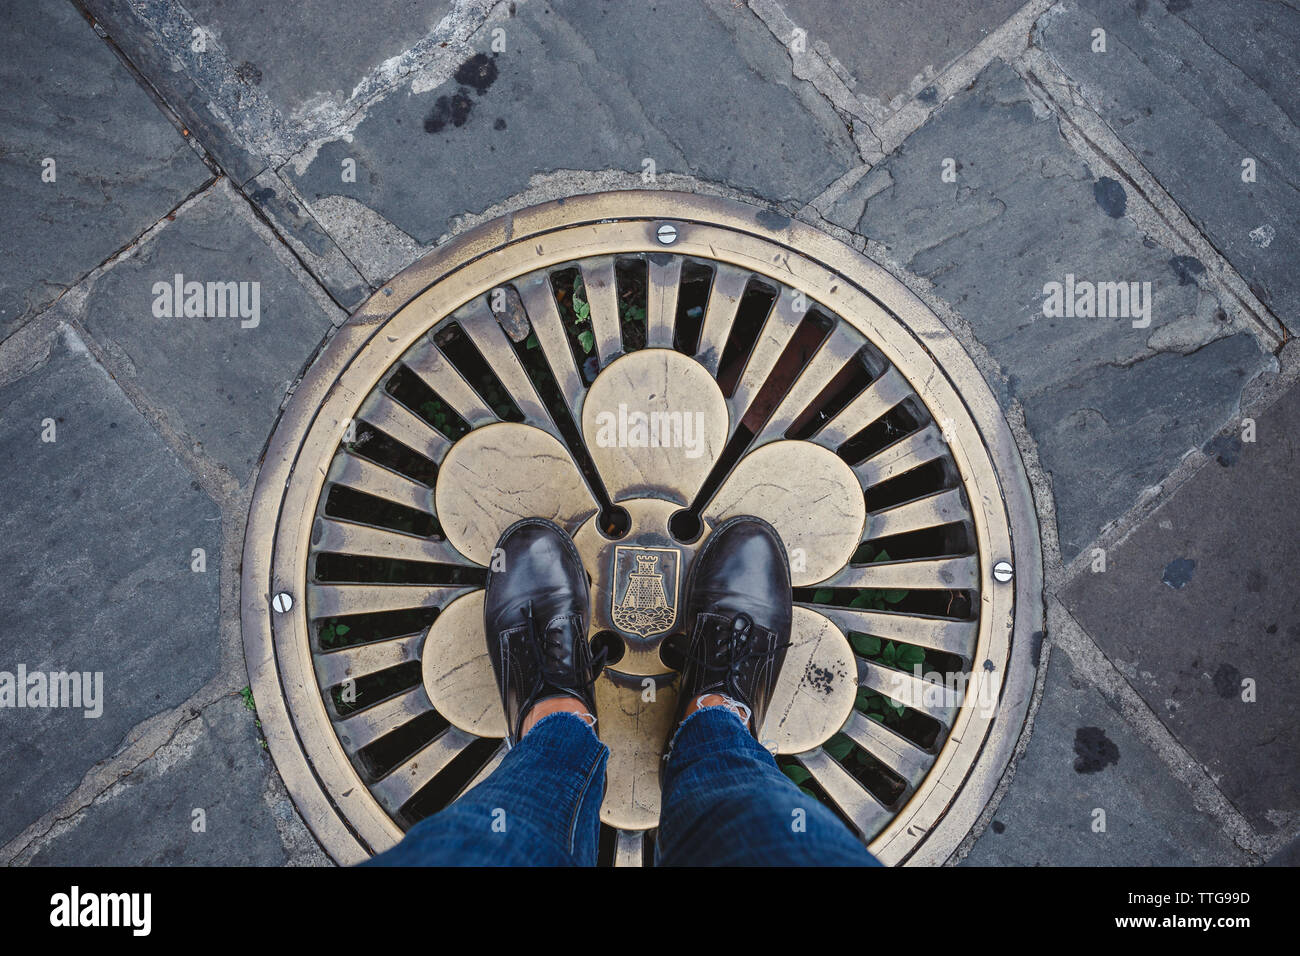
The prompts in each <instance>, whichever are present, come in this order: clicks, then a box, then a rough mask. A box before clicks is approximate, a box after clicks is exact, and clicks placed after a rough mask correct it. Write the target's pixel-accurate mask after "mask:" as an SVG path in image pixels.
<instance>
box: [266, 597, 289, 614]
mask: <svg viewBox="0 0 1300 956" xmlns="http://www.w3.org/2000/svg"><path fill="white" fill-rule="evenodd" d="M271 607H273V608H275V610H276V613H277V614H284V613H285V612H286V611H290V610H292V609H293V596H292V595H290V594H289V592H288V591H281V592H280V593H279V594H277V595H276V596H275V597H273V598H272V599H271Z"/></svg>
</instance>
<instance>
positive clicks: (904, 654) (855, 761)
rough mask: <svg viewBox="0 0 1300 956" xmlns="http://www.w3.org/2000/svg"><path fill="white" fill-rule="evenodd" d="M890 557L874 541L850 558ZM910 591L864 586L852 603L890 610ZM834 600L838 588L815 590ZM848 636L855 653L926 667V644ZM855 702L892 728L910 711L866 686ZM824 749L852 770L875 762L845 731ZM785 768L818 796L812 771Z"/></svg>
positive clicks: (818, 596)
mask: <svg viewBox="0 0 1300 956" xmlns="http://www.w3.org/2000/svg"><path fill="white" fill-rule="evenodd" d="M889 560H890V557H889V552H888V551H885V550H883V549H882V550H881V551H879V552H874V549H872V547H871V545H870V544H863V545H862V547H860V548H859V549H858V551H857V552H856V553H855V554H854V555H853V557H852V558H851V559H850V563H852V564H863V563H872V562H876V561H889ZM908 593H909V592H908V591H907V590H905V589H876V588H872V589H864V590H862V591H859V592H858V593H857V594H855V595H854V597H853V598H852V599H851V600H850V601H849V603H848V606H849V607H851V608H855V609H858V610H871V611H888V610H890V609H891V608H893V607H894V606H895V605H898V604H901V603H902V602H903V601H904V600H905V599H906V598H907V596H908ZM834 600H835V592H834V591H833V590H832V589H830V588H818V589H817V590H816V591H814V592H813V603H814V604H831V603H833V602H834ZM848 638H849V643H850V644H851V645H852V646H853V651H854V653H855V654H857V655H858V656H859V657H862V658H864V659H866V660H869V661H875V662H876V663H878V664H883V665H885V666H886V667H896V668H898V669H899V670H905V671H913V670H914V668H916V667H917V666H918V665H919V666H920V667H921V669H922V670H924V669H925V665H926V659H925V649H924V648H922V647H916V646H915V645H912V644H898V643H895V642H893V641H883V640H881V639H880V638H878V637H873V636H872V635H870V634H861V633H858V632H857V631H850V632H849V635H848ZM854 704H855V707H856V709H857V710H858V711H859V712H860V713H862V714H863V715H865V716H866V717H868V718H869V719H871V720H874V721H877V722H878V723H882V724H885V725H886V726H888V727H892V728H898V727H899V726H900V724H901V723H902V720H903V715H904V714H905V713H906V712H907V708H906V706H904V705H903V704H900V703H898V702H897V701H895V700H893V699H892V698H889V697H886V696H885V695H884V694H880V693H877V692H876V691H873V690H871V689H869V688H866V687H859V688H858V692H857V699H856V701H855V702H854ZM822 750H823V751H825V752H826V753H827V754H828V755H829V756H830V757H832V758H833V759H835V760H837V761H839V762H840V763H841V764H843V765H845V767H846V768H847V769H849V770H850V771H854V770H858V771H864V772H865V771H866V770H868V769H869V768H870V767H871V766H872V759H871V757H870V755H868V754H867V752H866V751H864V750H862V749H861V748H860V747H858V745H857V744H855V743H854V742H853V740H852V738H850V737H848V736H846V735H845V734H836V735H835V736H833V737H831V739H830V740H828V741H826V742H825V743H824V744H822ZM781 770H782V772H784V773H785V775H786V776H787V777H789V778H790V780H791V781H793V782H794V783H795V784H796V785H798V787H799V789H800V790H802V791H803V792H804V793H806V794H808V795H809V796H811V797H816V796H817V795H816V794H815V793H813V791H811V790H809V789H808V788H807V787H806V786H804V784H806V783H807V782H808V781H809V780H810V779H811V776H812V775H811V774H810V773H809V772H808V771H807V770H805V769H804V768H803V767H801V766H799V764H797V763H795V762H793V761H790V762H788V763H783V764H782V766H781ZM855 776H856V774H855Z"/></svg>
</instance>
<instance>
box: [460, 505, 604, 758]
mask: <svg viewBox="0 0 1300 956" xmlns="http://www.w3.org/2000/svg"><path fill="white" fill-rule="evenodd" d="M497 548H498V549H499V553H494V558H493V562H492V564H493V565H499V566H501V567H502V568H503V570H500V571H493V570H489V571H488V576H487V593H486V594H485V596H484V599H483V624H484V627H485V629H486V633H487V645H488V656H489V657H490V658H491V659H492V670H493V671H494V672H495V673H496V678H497V689H498V690H500V691H501V702H502V704H503V705H504V706H505V712H506V727H507V729H508V736H507V740H508V741H509V742H510V744H511V746H513V745H514V744H516V743H518V742H519V738H520V737H521V736H523V735H522V733H521V729H522V725H523V720H524V716H525V715H526V714H527V713H528V711H529V710H530V709H531V708H532V707H533V705H534V704H536V703H537V702H538V701H541V700H547V699H549V698H551V697H577V698H578V699H579V700H581V701H582V702H583V703H584V704H585V705H586V707H587V711H588V712H589V713H590V714H591V715H592V717H595V716H596V699H595V695H594V693H593V692H592V685H593V684H594V682H595V680H596V677H597V675H598V674H599V673H600V670H601V667H602V666H603V664H604V654H601V655H600V659H599V660H593V659H592V654H591V645H590V644H589V643H588V642H587V622H588V621H589V620H590V607H591V601H590V597H589V595H588V588H589V582H588V580H587V572H586V570H585V569H584V568H583V566H582V559H581V558H579V557H578V549H577V548H575V547H574V546H573V541H572V540H570V538H569V536H568V535H567V534H566V533H565V532H564V529H562V528H561V527H560V526H559V525H557V524H555V523H554V522H551V521H547V520H546V519H545V518H525V519H523V520H522V521H516V522H515V523H514V524H512V525H511V526H510V527H509V528H507V529H506V530H505V533H504V534H502V535H501V540H500V541H498V542H497Z"/></svg>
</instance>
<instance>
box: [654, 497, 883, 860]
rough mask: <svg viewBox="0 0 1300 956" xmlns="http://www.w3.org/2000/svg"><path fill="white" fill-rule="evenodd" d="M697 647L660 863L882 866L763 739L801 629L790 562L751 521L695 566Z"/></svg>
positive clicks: (761, 525) (671, 765) (675, 750)
mask: <svg viewBox="0 0 1300 956" xmlns="http://www.w3.org/2000/svg"><path fill="white" fill-rule="evenodd" d="M686 613H687V617H686V622H687V627H688V629H689V633H690V641H689V644H688V647H687V652H686V663H685V666H684V667H683V668H682V674H681V678H680V681H679V684H678V694H679V697H678V703H677V713H676V719H675V720H674V721H673V723H674V726H675V727H676V728H677V729H676V732H675V734H674V737H673V739H672V740H671V741H670V742H669V752H668V757H667V760H666V764H665V766H664V772H663V781H662V782H663V803H662V812H661V813H660V816H659V839H658V842H657V848H656V859H657V860H658V862H660V863H662V864H665V865H673V864H679V865H703V864H717V865H731V866H742V865H744V866H753V865H764V864H766V865H777V866H781V865H785V866H789V865H799V864H811V865H820V866H827V865H850V866H871V865H873V864H876V862H877V861H876V859H875V858H874V857H873V856H872V855H871V854H870V853H868V852H867V849H866V848H865V847H864V846H863V845H862V844H861V843H860V842H859V841H858V839H857V838H856V837H855V836H854V835H853V834H852V833H850V832H849V830H848V828H847V827H845V826H844V824H843V823H841V822H840V820H839V818H838V817H836V816H835V814H834V813H832V812H831V811H830V810H828V809H826V808H825V807H823V806H822V805H821V804H820V803H818V802H817V801H816V800H813V799H811V798H810V797H808V796H807V795H806V794H804V793H803V792H802V791H801V790H800V789H799V788H798V787H796V786H795V785H794V784H793V783H792V782H791V781H790V780H788V779H787V778H786V776H785V774H783V773H781V771H780V769H779V768H778V767H777V765H776V761H775V760H774V759H772V755H771V754H769V753H768V752H767V750H766V749H765V748H764V747H763V746H762V745H760V744H759V743H758V741H757V740H755V739H754V736H755V731H756V729H757V728H760V727H762V726H763V718H764V716H765V715H766V713H767V706H768V704H769V702H770V701H771V699H772V693H773V690H774V688H775V687H776V682H777V679H778V677H779V675H780V672H781V666H782V664H783V663H784V662H785V649H786V648H787V647H789V646H790V631H791V627H792V624H793V607H792V601H791V585H790V565H789V560H788V558H787V557H786V551H785V545H784V544H783V543H782V542H781V537H780V535H779V534H778V533H777V531H776V529H775V528H773V527H772V526H771V525H769V524H768V523H767V522H765V521H762V520H760V519H758V518H754V517H752V516H744V515H740V516H737V517H733V518H729V519H727V520H726V521H724V522H722V523H721V524H719V525H718V526H717V527H716V528H714V529H713V533H712V534H711V535H710V536H709V538H708V540H706V541H705V543H704V545H703V547H702V548H701V549H700V551H699V553H698V554H697V555H696V556H695V561H694V563H693V565H692V566H691V572H690V581H689V582H688V584H687V608H686Z"/></svg>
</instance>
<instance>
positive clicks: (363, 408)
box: [242, 192, 1042, 863]
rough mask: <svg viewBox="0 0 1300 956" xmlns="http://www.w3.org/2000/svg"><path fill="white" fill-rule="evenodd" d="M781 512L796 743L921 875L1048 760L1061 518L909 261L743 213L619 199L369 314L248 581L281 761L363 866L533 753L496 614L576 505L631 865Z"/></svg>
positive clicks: (441, 268) (611, 794) (253, 665)
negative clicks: (696, 639) (735, 546)
mask: <svg viewBox="0 0 1300 956" xmlns="http://www.w3.org/2000/svg"><path fill="white" fill-rule="evenodd" d="M742 513H749V514H757V515H759V516H761V517H763V518H766V519H767V520H768V521H770V522H771V523H772V524H774V525H775V526H776V528H777V529H778V531H779V532H780V533H781V536H782V539H783V540H784V542H785V544H786V546H787V548H788V549H789V552H790V559H791V566H792V581H793V584H794V589H795V590H794V599H795V602H796V611H795V619H794V620H795V626H794V634H793V646H792V648H791V650H790V652H789V655H788V657H787V663H786V665H785V668H784V672H783V674H782V678H781V683H780V686H779V688H778V691H777V694H776V699H775V700H774V702H773V704H772V707H771V710H770V712H769V715H768V719H767V722H766V725H765V726H764V728H763V730H762V736H763V737H764V738H765V739H766V740H768V741H769V742H770V744H771V746H773V747H774V748H775V749H776V752H777V753H778V760H779V761H780V763H781V765H782V766H783V768H784V769H785V772H786V773H787V774H788V775H789V776H790V777H791V778H792V779H794V780H795V781H796V782H797V783H798V784H799V785H800V786H802V787H804V788H805V790H806V791H807V792H808V793H809V794H810V795H812V796H813V797H815V798H817V799H820V800H822V801H824V802H826V803H827V804H828V805H830V806H831V807H832V808H833V809H834V810H836V812H838V813H839V814H840V815H841V816H842V817H843V818H844V819H845V820H846V822H847V823H848V824H849V825H850V826H852V827H853V828H854V829H855V830H856V831H857V832H858V834H859V835H860V836H861V837H862V838H863V839H864V840H865V841H867V842H869V844H870V846H871V849H872V850H873V851H874V852H875V853H876V854H877V855H878V856H880V857H881V859H882V860H883V861H885V862H886V863H902V862H931V863H933V862H942V861H943V860H944V859H945V858H946V857H947V856H948V855H949V854H950V853H951V851H952V849H953V848H954V847H955V846H956V845H957V843H958V842H959V841H960V839H961V837H962V836H964V835H965V833H966V832H967V830H968V829H969V827H970V825H971V824H972V823H973V821H974V820H975V818H976V817H977V815H978V813H979V812H980V810H981V809H982V808H983V806H984V804H985V803H986V801H987V799H988V797H989V795H990V793H991V792H992V788H993V786H994V785H995V784H996V781H997V778H998V776H999V775H1000V773H1001V771H1002V769H1003V767H1004V766H1005V763H1006V760H1007V758H1008V756H1009V754H1010V751H1011V748H1012V746H1013V745H1014V742H1015V737H1016V735H1017V733H1018V731H1019V729H1020V726H1021V724H1022V721H1023V717H1024V712H1025V708H1026V707H1027V705H1028V700H1029V695H1030V689H1031V685H1032V664H1031V663H1030V661H1029V657H1030V654H1031V644H1032V639H1031V638H1032V635H1033V634H1034V632H1035V631H1038V630H1039V629H1040V628H1041V626H1042V606H1041V600H1040V592H1041V565H1040V558H1039V554H1038V542H1037V538H1038V536H1037V525H1036V522H1035V518H1034V514H1033V511H1032V508H1031V505H1030V497H1029V491H1028V484H1027V481H1026V479H1025V476H1024V473H1023V471H1022V468H1021V464H1020V461H1019V456H1018V454H1017V452H1016V449H1015V446H1014V443H1013V442H1012V439H1011V436H1010V433H1009V430H1008V428H1007V426H1006V423H1005V421H1004V420H1003V419H1002V417H1001V415H1000V412H999V410H998V408H997V406H996V403H995V402H994V399H993V396H992V395H991V393H990V392H989V390H988V388H987V386H986V385H985V384H984V382H983V380H982V379H981V378H980V376H979V374H978V373H977V371H976V369H975V367H974V365H973V363H972V362H971V360H970V358H969V357H968V356H967V355H966V353H965V352H964V351H963V350H962V349H961V347H960V346H959V345H958V344H957V343H956V342H955V340H953V338H952V337H951V335H949V333H948V332H947V331H946V329H945V328H944V327H943V326H942V324H941V323H940V322H939V321H938V319H937V318H936V317H935V316H934V315H933V314H932V313H931V312H929V311H928V310H927V309H926V308H925V307H924V306H923V305H922V304H921V303H920V302H919V301H918V300H917V299H916V298H915V297H914V296H913V295H912V294H911V293H909V292H908V291H907V289H906V288H905V287H904V286H902V285H901V284H900V283H899V282H898V281H897V280H895V279H893V278H892V277H891V276H889V274H888V273H886V272H885V271H884V270H882V269H881V268H879V267H878V266H876V265H875V264H874V263H871V262H870V261H868V260H866V259H864V258H862V257H861V256H859V255H857V254H856V253H855V252H853V251H852V250H851V249H849V248H847V247H845V246H844V245H842V244H840V243H838V242H836V241H834V240H832V239H830V238H829V237H827V236H826V235H824V234H822V233H820V232H817V231H816V230H813V229H811V228H809V227H807V226H804V225H802V224H800V223H797V222H792V221H789V220H784V219H782V218H781V217H779V216H774V215H772V214H770V213H766V212H759V211H758V210H755V209H753V208H751V207H748V206H744V205H741V204H737V203H732V202H727V201H722V200H718V199H711V198H703V197H696V196H687V195H682V194H673V193H660V192H622V193H613V194H602V195H595V196H585V197H579V198H574V199H569V200H566V201H560V202H556V203H551V204H547V205H544V206H539V207H535V208H532V209H528V210H525V211H523V212H519V213H516V214H514V215H513V216H510V217H507V218H505V219H502V220H498V221H496V222H493V223H490V224H488V225H485V226H483V227H481V228H479V229H476V230H474V231H473V232H471V233H468V234H466V235H465V236H463V237H461V238H459V239H458V240H456V241H455V242H452V243H450V244H448V246H446V247H445V248H442V249H439V250H438V251H436V252H434V253H432V254H431V255H430V256H428V257H427V258H425V259H424V260H422V261H421V262H418V263H416V264H415V265H413V266H412V267H411V268H409V269H407V270H406V271H405V272H403V273H402V274H401V275H400V276H398V277H397V278H396V279H394V280H393V282H392V283H391V284H390V285H389V286H388V287H387V288H385V289H383V290H381V291H380V292H379V293H378V294H376V295H375V296H374V297H373V298H372V299H371V300H370V301H369V302H367V303H366V305H364V306H363V307H362V308H361V309H360V310H359V312H358V313H357V314H356V315H355V316H354V317H353V318H352V319H351V320H350V321H349V322H348V323H347V324H346V325H345V326H344V327H343V328H342V329H340V330H339V332H338V334H337V335H336V337H335V338H334V340H333V341H332V342H331V343H330V344H329V346H328V347H327V348H326V349H325V351H324V352H323V354H322V355H321V356H320V358H319V359H318V360H317V361H316V363H315V364H314V365H313V366H312V368H311V369H310V370H309V371H308V373H307V375H306V376H305V378H304V379H303V381H302V383H301V384H300V385H299V387H298V389H297V391H296V392H295V393H294V395H293V398H292V400H291V401H290V403H289V405H288V406H287V408H286V410H285V412H284V415H283V417H282V419H281V421H280V423H279V425H278V426H277V428H276V431H275V434H274V435H273V437H272V440H271V443H270V446H269V448H268V451H267V455H266V459H265V462H264V464H263V467H262V470H261V474H260V476H259V478H258V483H257V489H256V492H255V495H254V500H253V507H252V512H251V515H250V519H249V526H248V533H247V539H246V544H245V551H244V565H243V586H242V587H243V598H242V600H243V626H244V641H245V649H246V654H247V659H248V664H249V669H250V674H251V679H252V686H253V690H254V693H255V696H256V701H257V706H258V711H259V714H260V716H261V719H262V723H263V728H264V732H265V733H266V736H267V739H268V743H269V746H270V749H271V752H272V754H273V756H274V758H275V760H276V763H277V765H278V767H279V768H280V770H281V773H282V774H283V776H284V779H285V782H286V783H287V785H288V787H289V789H290V791H291V793H292V794H293V796H294V798H295V800H296V802H297V804H298V806H299V808H300V810H301V811H302V812H303V815H304V817H305V819H306V821H307V823H308V824H309V825H310V826H311V828H312V830H313V831H314V832H315V833H316V835H317V837H318V838H320V840H321V841H322V843H323V844H324V845H325V847H326V849H327V850H328V851H329V852H330V853H331V854H332V855H333V856H334V858H335V859H336V860H338V861H339V862H345V863H351V862H355V861H358V860H361V859H364V858H365V857H366V856H367V855H369V854H372V853H375V852H379V851H381V850H383V849H385V848H387V847H389V846H391V845H392V844H393V843H395V842H396V841H397V840H399V839H400V838H401V835H402V833H403V832H404V831H405V830H406V829H407V828H409V827H410V826H411V825H412V824H413V823H414V822H416V821H417V820H419V819H421V818H422V817H424V816H426V815H428V814H429V813H432V812H436V811H437V810H438V809H440V808H442V807H443V806H445V805H446V804H447V803H449V802H450V801H451V800H453V799H455V797H456V796H457V795H458V794H460V793H462V792H464V790H465V789H467V788H468V787H471V786H473V785H474V784H475V783H476V782H477V781H479V780H481V779H482V778H483V777H484V776H485V775H486V774H487V773H489V772H490V771H491V770H492V769H493V768H494V767H495V766H496V765H497V763H498V762H499V760H500V759H501V756H502V754H503V751H504V745H503V744H502V741H501V738H502V737H503V735H504V732H505V726H504V718H503V716H502V714H501V706H500V703H499V701H498V698H497V694H496V690H495V686H494V684H493V679H492V672H491V668H490V665H489V663H488V659H487V653H486V646H485V643H484V637H483V630H482V590H481V588H482V583H483V581H484V576H485V569H486V567H487V566H488V565H489V564H490V563H491V561H492V548H493V544H494V542H495V541H496V539H497V537H498V535H499V534H500V532H501V531H502V530H503V529H504V528H505V527H506V526H507V525H509V524H510V523H511V522H513V521H514V520H516V519H517V518H519V517H523V516H531V515H541V516H545V517H548V518H551V519H553V520H555V521H557V522H559V523H560V524H561V525H563V526H564V527H565V528H566V529H568V530H569V532H570V533H571V534H572V535H573V537H574V541H575V543H576V545H577V547H578V550H579V552H580V554H581V555H582V557H583V560H584V562H585V563H586V566H587V570H588V572H589V574H590V575H591V579H592V616H593V621H592V625H591V632H592V637H593V640H594V641H597V642H601V643H604V644H606V645H608V646H609V647H610V648H611V650H612V652H613V655H614V656H616V657H618V660H617V662H616V663H613V664H612V665H611V666H610V667H609V668H608V669H607V671H606V672H605V674H604V675H603V676H602V677H601V679H600V681H599V683H598V687H597V695H598V708H599V713H600V724H599V727H600V733H601V735H602V737H603V738H604V739H605V740H606V742H607V743H608V744H609V745H610V748H611V758H610V761H609V787H608V791H607V794H606V797H605V802H604V805H603V808H602V814H601V816H602V822H603V824H604V825H605V828H606V829H605V830H604V836H605V840H604V841H603V851H602V852H603V858H604V859H605V860H607V861H614V862H619V863H638V862H640V861H642V860H643V859H644V858H645V854H646V852H647V840H646V836H647V834H649V833H651V832H652V831H653V828H654V826H655V825H656V822H657V819H658V812H659V786H658V764H659V757H660V754H661V751H662V747H663V743H664V740H665V738H666V736H667V733H668V730H669V728H668V725H667V721H668V720H669V719H670V715H671V714H672V713H673V704H674V693H675V691H674V683H673V678H674V677H675V665H676V664H677V663H678V659H677V655H678V654H679V653H680V645H681V641H680V631H681V623H682V622H681V615H680V614H679V609H680V608H681V606H682V604H683V599H684V595H683V593H682V590H683V583H684V581H685V579H686V574H687V572H688V571H689V568H690V564H691V561H692V558H693V555H694V554H695V553H696V551H697V550H698V548H699V546H700V544H701V543H702V542H703V540H704V539H705V538H706V537H707V535H708V533H709V529H710V528H711V527H713V526H714V525H716V524H717V523H718V522H719V521H721V520H722V519H725V518H726V517H728V516H730V515H734V514H742Z"/></svg>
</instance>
